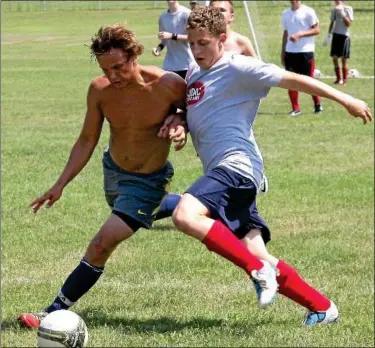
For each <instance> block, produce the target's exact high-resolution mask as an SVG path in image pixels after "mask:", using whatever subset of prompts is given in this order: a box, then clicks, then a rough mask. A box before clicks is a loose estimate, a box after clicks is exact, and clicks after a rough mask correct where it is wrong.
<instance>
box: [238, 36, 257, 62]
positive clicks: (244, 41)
mask: <svg viewBox="0 0 375 348" xmlns="http://www.w3.org/2000/svg"><path fill="white" fill-rule="evenodd" d="M239 43H240V45H241V48H242V54H243V55H244V56H249V57H254V58H258V56H257V54H256V52H255V49H254V46H253V44H252V42H251V41H250V39H249V38H247V37H246V36H243V35H241V36H240V38H239Z"/></svg>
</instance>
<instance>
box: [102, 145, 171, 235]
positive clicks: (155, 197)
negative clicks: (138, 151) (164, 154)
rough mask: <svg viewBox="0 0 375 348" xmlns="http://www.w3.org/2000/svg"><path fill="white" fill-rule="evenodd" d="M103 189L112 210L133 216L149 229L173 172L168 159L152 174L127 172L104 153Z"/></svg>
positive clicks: (106, 152)
mask: <svg viewBox="0 0 375 348" xmlns="http://www.w3.org/2000/svg"><path fill="white" fill-rule="evenodd" d="M103 171H104V192H105V198H106V200H107V203H108V204H109V206H110V207H111V208H112V210H113V211H115V212H118V213H121V214H124V215H127V216H130V217H131V218H133V219H135V220H136V221H138V222H139V223H140V225H142V226H143V227H145V228H150V227H151V226H152V223H153V221H154V218H155V214H156V212H157V210H158V208H159V206H160V204H161V202H162V200H163V198H164V197H165V195H166V194H167V193H168V189H169V184H170V182H171V180H172V177H173V174H174V171H173V166H172V164H171V163H170V162H169V161H168V162H167V164H166V166H165V167H164V168H162V169H159V170H158V171H156V172H154V173H150V174H139V173H132V172H127V171H125V170H123V169H122V168H120V167H119V166H118V165H117V164H116V163H115V162H114V161H113V159H112V158H111V156H110V154H109V151H108V150H105V151H104V154H103Z"/></svg>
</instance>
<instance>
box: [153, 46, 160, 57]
mask: <svg viewBox="0 0 375 348" xmlns="http://www.w3.org/2000/svg"><path fill="white" fill-rule="evenodd" d="M152 54H153V55H154V56H155V57H159V56H160V51H159V50H158V48H157V47H154V48H153V49H152Z"/></svg>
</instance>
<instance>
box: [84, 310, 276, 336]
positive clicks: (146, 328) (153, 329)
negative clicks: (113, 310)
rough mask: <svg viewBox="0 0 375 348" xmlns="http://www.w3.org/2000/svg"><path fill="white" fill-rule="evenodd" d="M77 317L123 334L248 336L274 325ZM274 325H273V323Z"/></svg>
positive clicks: (100, 314)
mask: <svg viewBox="0 0 375 348" xmlns="http://www.w3.org/2000/svg"><path fill="white" fill-rule="evenodd" d="M79 315H81V316H82V318H84V320H85V322H86V323H87V325H88V327H90V328H95V327H97V328H100V327H103V326H106V325H107V326H110V327H112V328H116V329H117V330H122V331H124V332H125V333H127V332H128V333H130V332H137V333H159V334H160V333H168V332H176V331H183V330H186V329H188V330H189V329H190V330H192V329H199V330H210V329H214V328H221V329H228V330H230V331H233V329H234V330H235V331H236V332H237V333H238V334H246V335H248V334H249V333H250V332H252V331H254V330H256V329H257V328H258V327H261V326H264V325H268V324H270V323H271V322H273V323H274V320H272V319H274V318H272V317H269V318H257V319H256V320H249V321H246V322H241V323H235V322H233V321H231V320H229V321H228V320H224V319H220V318H218V319H212V318H206V317H192V318H191V319H186V318H184V319H181V320H179V319H178V318H173V317H159V318H150V319H140V318H137V317H126V316H124V317H111V315H109V314H108V313H106V312H102V311H100V310H97V309H95V310H86V311H81V312H80V313H79ZM274 324H275V323H274Z"/></svg>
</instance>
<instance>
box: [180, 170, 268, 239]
mask: <svg viewBox="0 0 375 348" xmlns="http://www.w3.org/2000/svg"><path fill="white" fill-rule="evenodd" d="M186 193H189V194H191V195H192V196H194V197H195V198H197V199H198V200H199V201H200V202H201V203H202V204H203V205H204V206H205V207H206V208H207V209H208V210H209V211H210V217H211V218H212V219H214V220H220V221H222V222H223V223H224V224H225V225H226V226H227V227H228V228H229V229H230V230H231V231H232V232H233V233H234V234H235V235H236V236H237V237H238V238H239V239H242V238H243V237H245V236H246V234H247V233H248V232H249V230H250V229H252V228H259V229H260V230H261V231H262V237H263V240H264V242H265V243H267V242H268V241H270V239H271V233H270V230H269V228H268V226H267V224H266V223H265V221H264V220H263V219H262V218H261V217H260V216H259V214H258V210H257V207H256V194H257V189H256V187H255V185H254V183H253V182H252V181H251V180H250V179H248V178H245V177H244V176H242V175H241V174H239V173H237V172H234V171H232V170H230V169H228V168H226V167H223V166H220V167H216V168H214V169H213V170H212V171H210V172H208V173H207V174H206V175H204V176H202V177H201V178H199V179H198V180H197V181H196V182H195V183H194V184H193V185H192V186H190V187H189V188H188V189H187V191H186Z"/></svg>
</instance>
